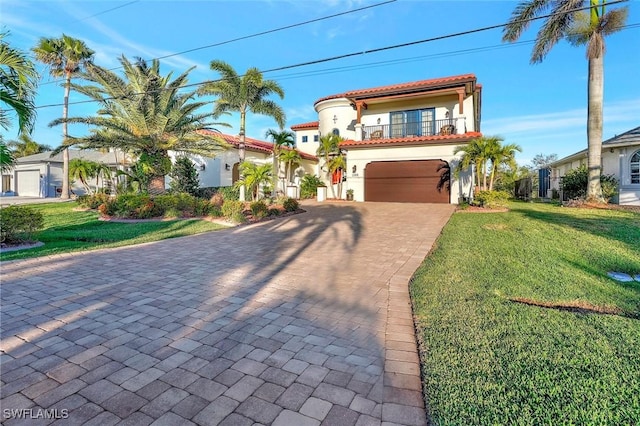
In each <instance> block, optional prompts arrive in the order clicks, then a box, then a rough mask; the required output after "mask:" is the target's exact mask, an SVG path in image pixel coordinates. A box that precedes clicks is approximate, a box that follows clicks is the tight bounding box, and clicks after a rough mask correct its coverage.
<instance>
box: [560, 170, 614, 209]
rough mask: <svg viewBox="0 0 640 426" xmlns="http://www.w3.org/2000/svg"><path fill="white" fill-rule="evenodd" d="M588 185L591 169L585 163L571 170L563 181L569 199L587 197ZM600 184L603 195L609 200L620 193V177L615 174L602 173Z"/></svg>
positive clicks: (563, 187)
mask: <svg viewBox="0 0 640 426" xmlns="http://www.w3.org/2000/svg"><path fill="white" fill-rule="evenodd" d="M588 185H589V171H588V170H587V166H585V165H582V166H580V167H578V168H576V169H571V170H569V171H568V172H567V174H566V175H564V176H563V177H562V181H561V186H562V190H563V191H564V194H565V197H566V198H567V199H568V200H572V199H575V198H585V197H586V196H587V186H588ZM600 185H601V186H602V196H603V197H604V199H605V200H607V202H608V201H609V200H610V199H611V197H613V196H614V195H616V194H617V193H618V179H616V177H615V176H614V175H601V176H600Z"/></svg>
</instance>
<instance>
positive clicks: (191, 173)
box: [169, 156, 200, 195]
mask: <svg viewBox="0 0 640 426" xmlns="http://www.w3.org/2000/svg"><path fill="white" fill-rule="evenodd" d="M169 176H170V177H171V191H172V192H184V193H187V194H191V195H197V194H198V189H199V187H200V179H199V177H198V171H197V170H196V166H194V165H193V162H192V161H191V160H189V159H188V158H187V157H185V156H181V157H178V158H177V159H176V162H175V164H174V165H173V167H172V168H171V173H169Z"/></svg>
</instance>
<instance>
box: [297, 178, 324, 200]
mask: <svg viewBox="0 0 640 426" xmlns="http://www.w3.org/2000/svg"><path fill="white" fill-rule="evenodd" d="M319 186H324V182H322V180H321V179H320V178H319V177H318V176H316V175H304V176H303V177H302V181H301V182H300V197H301V198H313V197H315V196H316V194H317V192H316V190H317V189H318V187H319Z"/></svg>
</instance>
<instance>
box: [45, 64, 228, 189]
mask: <svg viewBox="0 0 640 426" xmlns="http://www.w3.org/2000/svg"><path fill="white" fill-rule="evenodd" d="M120 63H121V64H122V67H123V77H120V76H119V75H117V74H116V73H114V72H113V71H109V70H107V69H104V68H102V67H99V66H95V65H94V66H91V67H89V68H87V71H86V73H85V74H83V77H84V79H85V80H87V81H89V82H90V83H92V84H89V85H84V86H82V85H77V84H73V85H72V87H73V88H74V90H76V91H78V92H80V93H82V94H84V95H86V96H88V97H89V98H91V99H93V100H95V101H97V102H99V103H100V104H101V106H102V108H101V109H100V110H99V111H98V114H97V116H94V117H72V118H68V119H66V120H65V119H58V120H54V121H53V122H52V123H51V124H50V126H54V125H57V124H60V123H65V122H69V123H83V124H87V125H90V126H95V127H94V128H93V129H92V130H91V134H90V135H89V136H85V137H80V138H75V137H68V139H67V142H66V143H65V144H64V145H63V146H62V147H61V148H62V149H64V148H66V147H67V146H71V145H81V146H82V148H91V149H103V148H111V149H118V150H121V151H123V152H129V153H132V154H134V155H135V156H137V157H138V162H139V163H140V165H141V168H140V170H144V171H145V173H147V174H148V179H147V181H148V182H149V183H148V187H147V188H145V189H147V190H151V191H152V192H163V191H164V188H165V184H164V183H165V179H164V177H165V175H166V174H167V173H168V172H169V170H170V169H171V160H170V158H169V155H168V151H170V150H171V151H175V152H178V153H181V154H195V155H202V156H205V157H213V156H215V155H216V154H217V153H218V152H220V151H222V150H223V149H225V148H226V144H225V143H224V141H223V140H222V138H220V137H218V136H217V135H215V133H211V132H201V131H202V130H205V129H211V128H212V126H215V125H219V126H228V124H226V123H214V122H211V121H209V119H210V118H211V117H212V116H213V113H211V112H210V113H197V112H196V111H197V110H198V109H200V108H201V107H203V106H205V105H206V104H207V102H195V101H193V100H192V99H193V97H194V96H195V91H189V92H182V91H183V90H184V87H185V86H186V85H187V83H188V81H187V76H188V74H189V72H190V71H191V70H192V69H193V68H192V69H189V70H187V71H186V72H184V73H182V74H181V75H179V76H178V77H177V78H175V79H174V80H172V79H171V78H172V73H169V74H168V75H166V76H162V75H160V62H159V61H157V60H154V61H152V63H151V65H148V64H147V63H146V62H145V61H144V60H141V59H140V60H138V61H137V62H136V63H131V62H129V61H128V60H127V59H126V58H125V57H124V56H123V57H122V58H120ZM61 148H59V150H60V149H61Z"/></svg>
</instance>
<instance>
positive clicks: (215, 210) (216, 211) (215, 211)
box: [209, 204, 222, 217]
mask: <svg viewBox="0 0 640 426" xmlns="http://www.w3.org/2000/svg"><path fill="white" fill-rule="evenodd" d="M209 216H211V217H222V208H220V207H218V206H216V205H213V204H210V205H209Z"/></svg>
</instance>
